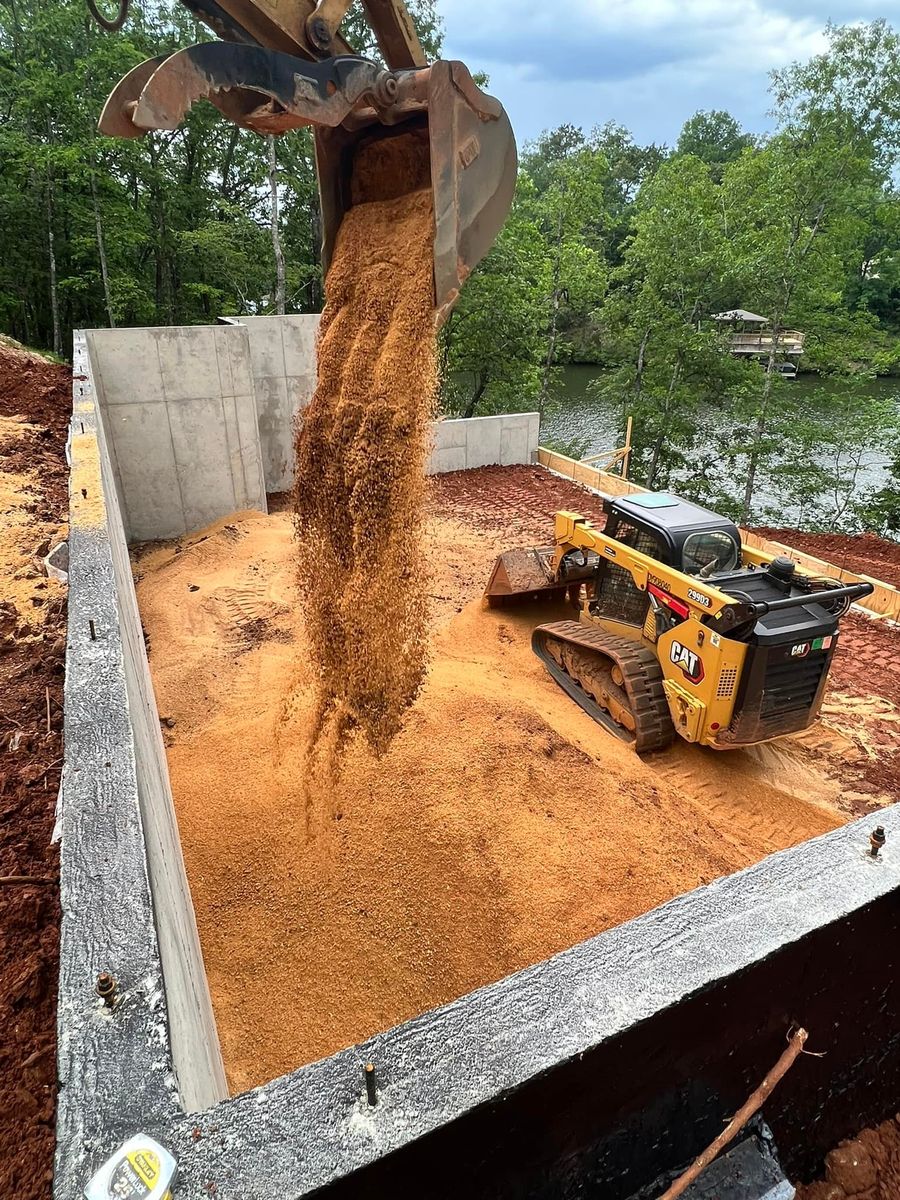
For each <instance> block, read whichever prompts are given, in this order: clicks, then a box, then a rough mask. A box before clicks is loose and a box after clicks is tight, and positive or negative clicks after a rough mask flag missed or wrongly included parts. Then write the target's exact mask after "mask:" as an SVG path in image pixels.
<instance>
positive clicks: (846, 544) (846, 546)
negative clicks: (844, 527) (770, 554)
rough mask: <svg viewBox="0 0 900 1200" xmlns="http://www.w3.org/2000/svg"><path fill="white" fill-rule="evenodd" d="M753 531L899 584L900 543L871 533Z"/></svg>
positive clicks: (837, 565)
mask: <svg viewBox="0 0 900 1200" xmlns="http://www.w3.org/2000/svg"><path fill="white" fill-rule="evenodd" d="M754 532H756V533H758V534H760V535H761V536H762V537H767V538H771V539H772V540H773V541H776V542H782V543H783V544H784V545H786V546H791V547H793V549H795V550H801V551H803V552H804V553H806V554H812V555H813V556H814V557H816V558H824V559H825V560H826V561H827V562H830V563H834V565H835V566H836V567H844V568H845V569H846V570H848V571H855V572H856V573H857V574H859V575H870V576H871V577H872V578H873V579H880V580H881V581H882V582H883V583H890V584H893V586H894V587H900V542H890V541H888V540H887V539H886V538H880V537H877V536H876V535H875V534H874V533H858V534H844V533H798V532H797V531H796V530H795V529H773V528H770V527H768V526H764V527H761V528H759V529H757V530H755V531H754Z"/></svg>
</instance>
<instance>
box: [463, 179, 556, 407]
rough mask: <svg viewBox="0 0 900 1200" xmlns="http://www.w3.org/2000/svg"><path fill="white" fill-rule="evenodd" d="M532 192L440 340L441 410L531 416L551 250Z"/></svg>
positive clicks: (526, 192)
mask: <svg viewBox="0 0 900 1200" xmlns="http://www.w3.org/2000/svg"><path fill="white" fill-rule="evenodd" d="M533 200H534V189H533V187H532V185H531V183H530V181H529V180H528V178H527V177H525V176H523V177H521V178H520V181H519V187H518V192H517V200H516V203H515V204H514V206H513V210H512V213H511V214H510V217H509V220H508V221H507V222H506V225H505V226H504V228H503V230H502V232H501V233H500V236H499V237H498V238H497V241H496V243H495V244H494V246H493V248H492V250H491V252H490V254H488V255H487V257H486V258H485V259H484V260H483V262H481V263H480V264H479V265H478V267H476V269H475V270H474V271H473V273H472V276H471V277H470V279H469V280H468V282H467V283H466V286H465V288H463V290H462V293H461V295H460V300H459V303H458V304H457V306H456V307H455V308H454V309H453V311H452V312H451V314H450V316H449V318H448V320H447V322H446V324H445V325H444V328H443V330H442V334H441V378H442V404H443V408H444V411H445V412H449V413H454V414H459V415H461V416H465V417H471V416H474V415H475V414H476V413H477V412H482V413H485V412H500V411H505V410H507V409H512V410H516V409H518V410H521V409H522V408H526V407H528V408H530V407H532V406H533V405H535V404H536V403H537V402H538V397H539V396H540V391H541V382H542V376H543V370H542V356H543V352H544V348H545V345H546V342H545V325H546V303H545V300H544V297H545V296H546V295H547V294H548V292H549V291H550V289H551V288H552V286H553V273H552V267H551V263H550V258H549V255H548V253H547V246H546V243H545V241H544V238H543V236H542V234H541V231H540V229H539V228H538V226H537V224H536V222H535V221H534V220H533V218H532V216H531V212H530V209H531V204H532V202H533Z"/></svg>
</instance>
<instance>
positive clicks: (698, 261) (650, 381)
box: [600, 155, 733, 488]
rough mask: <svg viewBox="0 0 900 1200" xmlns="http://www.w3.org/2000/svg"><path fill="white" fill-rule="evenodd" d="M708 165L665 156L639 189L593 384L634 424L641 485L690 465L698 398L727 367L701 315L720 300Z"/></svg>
mask: <svg viewBox="0 0 900 1200" xmlns="http://www.w3.org/2000/svg"><path fill="white" fill-rule="evenodd" d="M726 251H727V246H726V236H725V229H724V225H723V221H722V214H721V206H720V204H719V197H718V194H717V189H716V186H715V184H714V182H713V180H712V177H711V174H710V170H709V167H708V166H707V165H706V164H705V163H703V162H701V161H700V159H698V158H694V157H693V156H691V155H684V156H681V157H676V158H673V159H670V160H669V161H668V162H666V163H665V164H664V165H663V166H662V167H661V168H660V169H659V171H658V172H657V173H656V174H655V175H654V176H653V178H652V179H651V180H650V182H649V183H648V184H647V185H645V187H644V188H643V189H642V190H641V193H640V196H639V198H638V204H637V211H636V214H635V217H634V232H633V235H632V237H631V240H630V243H629V245H628V249H627V251H626V253H625V260H624V263H623V265H622V267H621V268H620V269H619V270H618V271H617V272H616V277H615V280H616V283H617V286H616V288H615V290H614V291H613V293H612V295H611V298H610V300H609V302H608V303H607V306H606V312H605V320H606V322H607V324H608V327H609V331H610V336H611V338H612V339H613V342H614V346H615V349H614V355H615V358H616V360H617V363H618V366H617V369H616V370H614V371H613V372H612V373H611V374H610V376H609V377H608V378H607V379H606V380H605V381H604V383H603V384H602V385H601V388H600V391H601V394H602V395H604V396H605V397H606V398H607V399H609V400H613V401H615V402H616V403H618V404H621V405H622V411H623V419H624V417H625V415H631V416H633V417H634V421H635V453H634V459H633V461H634V470H635V473H636V475H637V477H638V478H640V479H642V480H643V482H645V483H646V485H647V486H648V487H651V488H652V487H654V486H657V485H658V484H660V483H662V482H666V481H667V480H669V479H670V478H671V477H672V474H673V472H674V471H676V470H678V469H679V468H683V467H685V466H687V465H689V462H690V459H691V453H692V450H693V447H694V444H695V442H696V433H697V429H698V425H699V422H700V410H701V408H702V405H703V404H704V402H708V401H709V400H711V399H712V398H713V397H714V396H716V395H718V394H720V393H721V392H722V390H723V388H724V386H725V384H726V382H727V380H728V379H729V378H730V375H731V373H732V370H733V364H732V362H731V360H730V359H729V358H728V357H727V355H724V354H722V353H721V350H720V347H719V345H718V342H717V336H716V334H715V332H714V331H713V330H710V329H709V328H704V326H703V319H704V318H705V317H707V316H708V315H709V314H710V312H712V311H715V308H716V306H717V304H718V302H719V300H720V297H721V286H722V285H721V272H722V266H723V262H724V261H725V258H726Z"/></svg>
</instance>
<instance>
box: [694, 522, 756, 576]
mask: <svg viewBox="0 0 900 1200" xmlns="http://www.w3.org/2000/svg"><path fill="white" fill-rule="evenodd" d="M740 554H741V551H740V547H739V546H738V544H737V542H736V541H735V540H734V538H733V537H732V536H731V534H730V533H725V532H724V530H721V529H708V530H706V531H705V532H703V533H689V534H688V536H687V537H686V538H685V539H684V546H683V547H682V551H681V569H682V571H684V573H685V575H699V574H700V572H701V571H705V572H706V574H707V575H711V574H713V573H714V572H716V571H733V570H734V569H735V567H737V566H738V565H739V563H740Z"/></svg>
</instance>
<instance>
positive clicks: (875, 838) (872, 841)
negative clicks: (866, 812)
mask: <svg viewBox="0 0 900 1200" xmlns="http://www.w3.org/2000/svg"><path fill="white" fill-rule="evenodd" d="M886 841H887V838H886V837H885V833H884V826H883V825H876V827H875V828H874V829H873V830H872V832H871V834H870V835H869V846H870V847H871V849H870V850H869V854H870V855H871V857H872V858H877V857H878V854H879V852H880V850H881V847H882V846H883V845H884V843H885V842H886Z"/></svg>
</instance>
